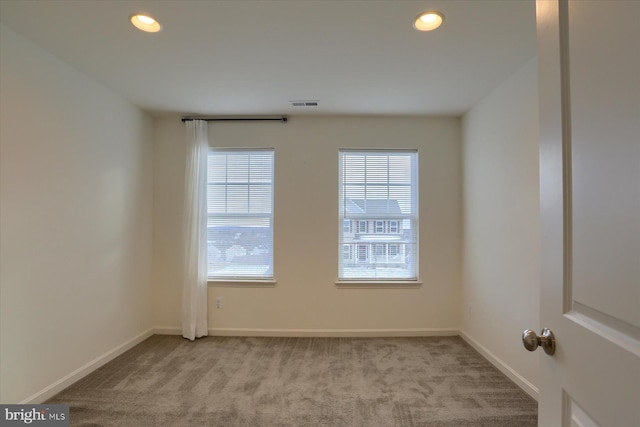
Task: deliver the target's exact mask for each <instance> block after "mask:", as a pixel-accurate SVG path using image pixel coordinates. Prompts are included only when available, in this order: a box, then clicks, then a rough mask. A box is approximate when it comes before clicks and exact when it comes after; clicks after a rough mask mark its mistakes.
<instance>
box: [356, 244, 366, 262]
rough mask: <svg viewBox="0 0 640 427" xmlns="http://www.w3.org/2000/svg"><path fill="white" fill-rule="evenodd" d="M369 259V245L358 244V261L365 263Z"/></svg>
mask: <svg viewBox="0 0 640 427" xmlns="http://www.w3.org/2000/svg"><path fill="white" fill-rule="evenodd" d="M368 261H369V245H358V262H361V263H366V262H368Z"/></svg>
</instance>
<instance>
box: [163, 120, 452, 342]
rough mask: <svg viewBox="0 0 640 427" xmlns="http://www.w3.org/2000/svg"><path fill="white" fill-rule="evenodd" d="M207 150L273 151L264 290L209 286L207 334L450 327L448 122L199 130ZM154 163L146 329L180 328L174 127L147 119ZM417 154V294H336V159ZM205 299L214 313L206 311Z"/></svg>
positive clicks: (179, 177) (178, 136)
mask: <svg viewBox="0 0 640 427" xmlns="http://www.w3.org/2000/svg"><path fill="white" fill-rule="evenodd" d="M209 129H210V132H209V136H210V144H211V145H216V146H221V147H274V148H275V164H276V169H275V237H274V259H275V271H274V272H275V277H276V280H277V284H276V285H275V287H268V288H256V287H247V286H239V285H237V286H233V287H231V286H225V287H222V286H219V287H218V286H217V287H210V288H209V321H210V325H209V326H210V328H211V329H213V333H216V334H270V333H272V334H291V335H311V334H321V335H339V334H341V333H344V334H350V335H352V334H354V333H362V334H376V333H380V334H403V333H404V334H425V333H429V332H430V331H434V330H435V331H443V330H445V331H446V330H449V331H456V330H457V329H458V327H459V324H458V318H459V307H460V304H459V286H460V271H461V261H460V257H461V255H460V242H461V174H460V168H461V163H460V162H461V160H460V159H461V153H460V120H459V119H456V118H425V117H400V118H393V117H348V116H340V117H318V116H314V117H309V116H297V117H293V118H291V119H290V120H289V122H288V123H286V124H281V123H277V122H276V123H229V122H216V123H212V124H211V125H210V128H209ZM156 134H157V138H156V141H155V146H154V147H155V158H154V169H155V174H154V180H155V187H154V276H153V281H154V324H155V325H156V326H158V327H161V328H167V329H168V330H171V329H172V328H173V329H174V330H175V328H179V326H180V295H181V293H180V283H181V269H180V248H181V246H180V243H179V242H180V216H181V212H182V208H181V203H182V197H183V183H184V178H183V174H184V167H183V163H184V125H183V124H182V123H181V122H180V119H179V117H169V118H164V119H162V120H158V121H157V127H156ZM355 147H360V148H389V147H391V148H394V147H395V148H417V149H418V150H419V169H420V172H419V179H420V195H419V197H420V236H419V238H420V254H419V258H420V260H419V269H420V280H421V281H422V282H423V285H422V286H421V287H419V288H417V289H338V288H337V287H336V286H335V281H336V278H337V271H338V266H337V260H338V254H339V250H338V149H339V148H355ZM215 297H222V298H223V308H222V309H215V306H214V304H213V301H214V298H215Z"/></svg>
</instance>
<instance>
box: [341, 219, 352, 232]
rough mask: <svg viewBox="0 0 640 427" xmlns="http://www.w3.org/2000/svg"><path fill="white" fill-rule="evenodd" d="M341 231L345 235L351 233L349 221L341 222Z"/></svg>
mask: <svg viewBox="0 0 640 427" xmlns="http://www.w3.org/2000/svg"><path fill="white" fill-rule="evenodd" d="M342 231H344V232H345V233H351V221H350V220H348V219H345V220H344V221H342Z"/></svg>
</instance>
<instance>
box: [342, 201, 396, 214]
mask: <svg viewBox="0 0 640 427" xmlns="http://www.w3.org/2000/svg"><path fill="white" fill-rule="evenodd" d="M345 210H346V212H347V214H351V215H357V214H362V215H380V214H385V215H388V214H399V215H402V210H401V209H400V205H399V204H398V201H397V200H393V199H366V200H365V199H346V201H345Z"/></svg>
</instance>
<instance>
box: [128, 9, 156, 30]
mask: <svg viewBox="0 0 640 427" xmlns="http://www.w3.org/2000/svg"><path fill="white" fill-rule="evenodd" d="M129 19H131V23H132V24H133V26H134V27H136V28H137V29H139V30H142V31H146V32H147V33H157V32H158V31H160V29H161V28H162V27H161V26H160V23H159V22H158V21H156V20H155V19H153V18H152V17H150V16H149V15H145V14H142V13H136V14H133V15H131V17H130V18H129Z"/></svg>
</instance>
